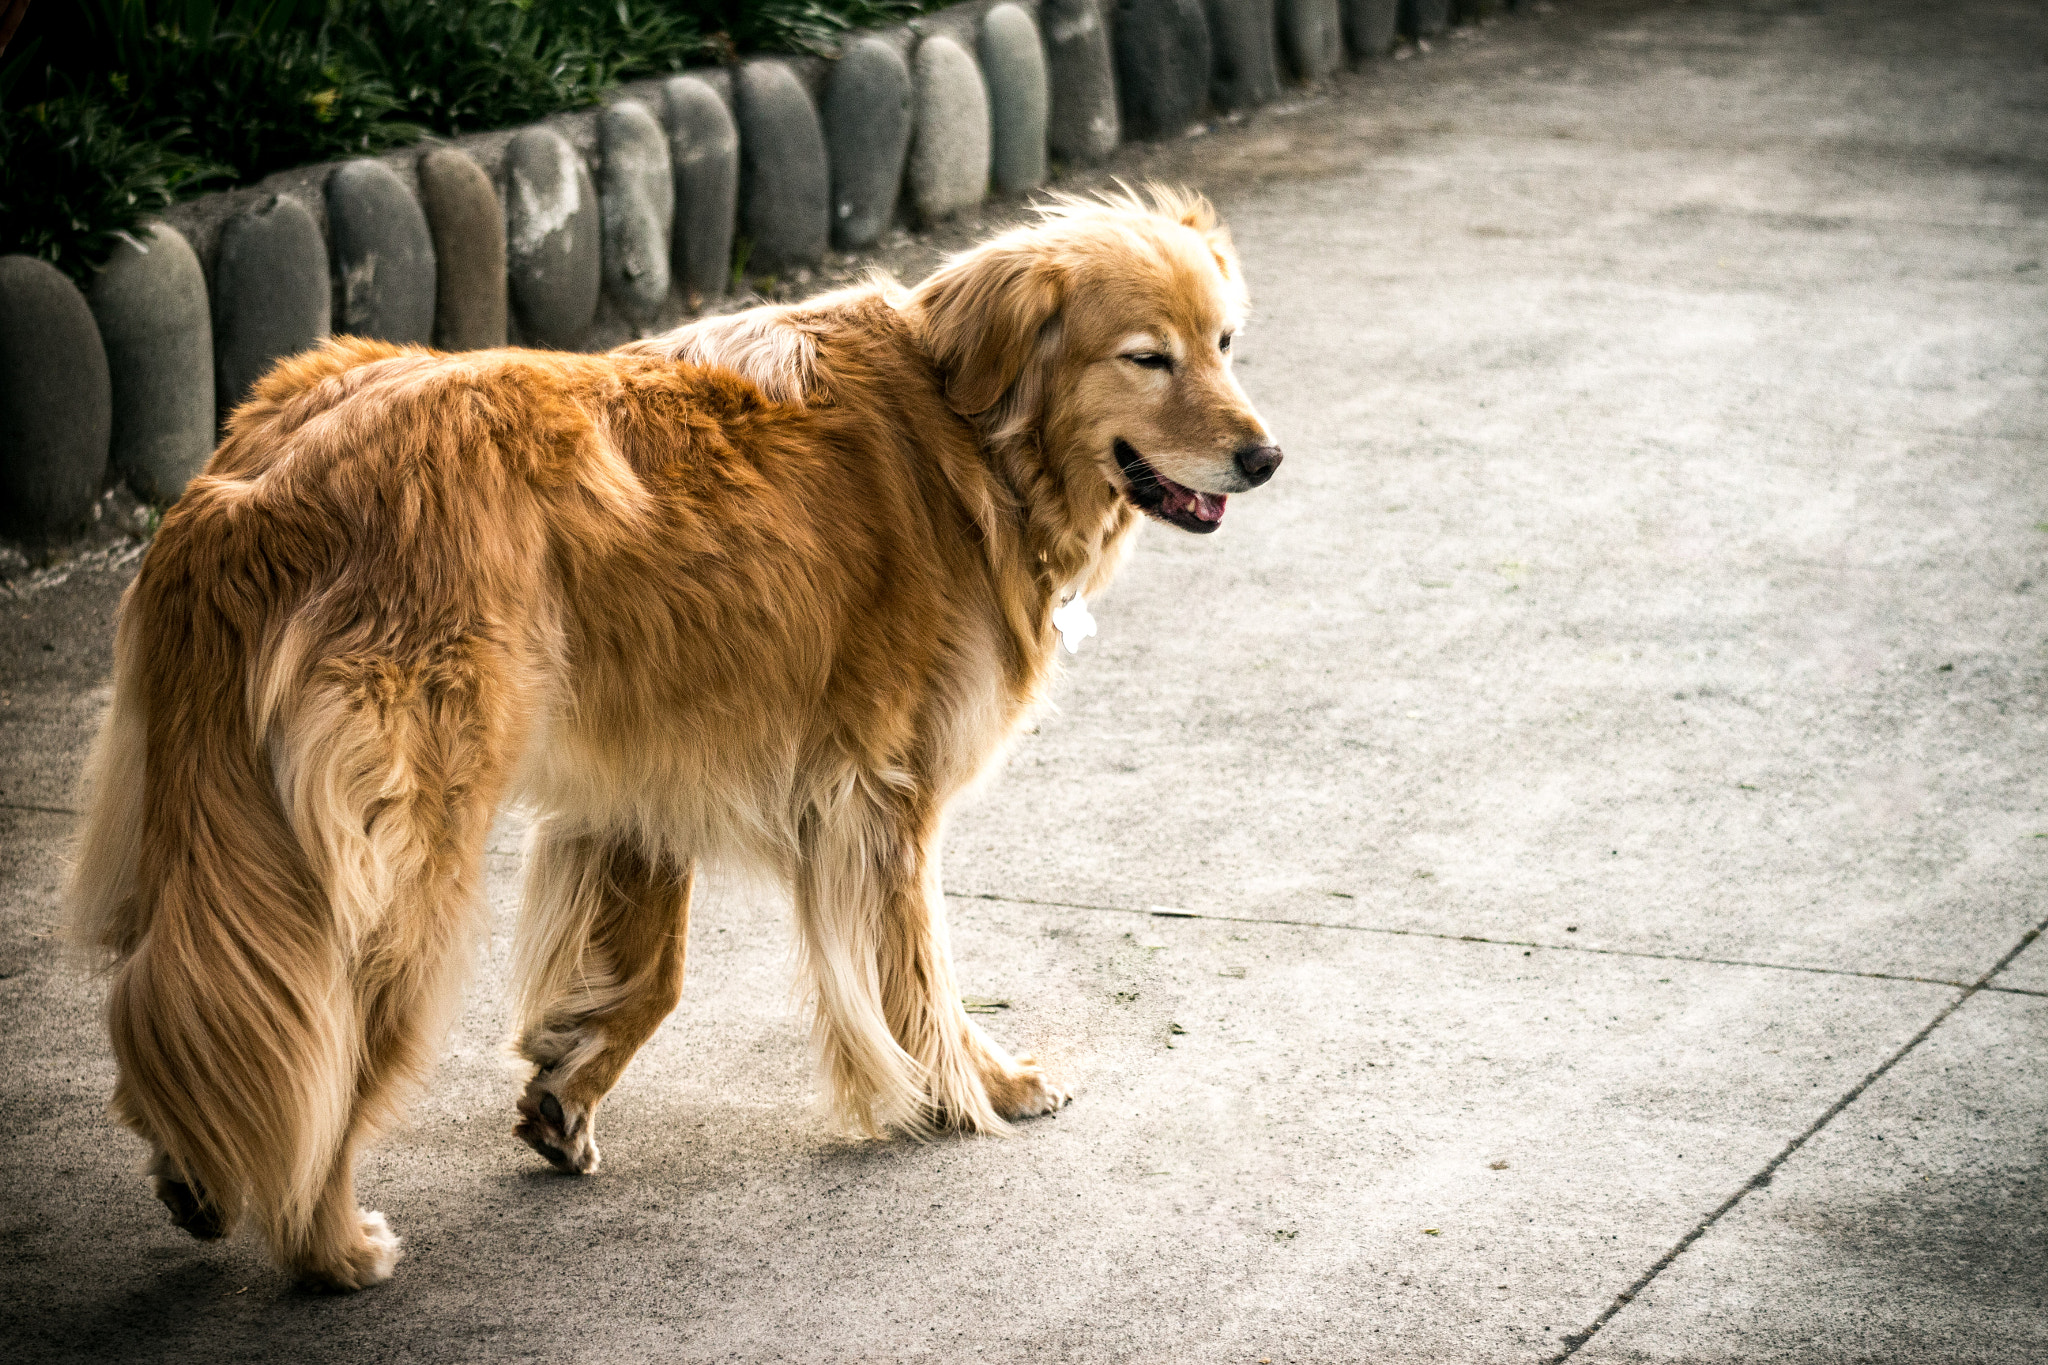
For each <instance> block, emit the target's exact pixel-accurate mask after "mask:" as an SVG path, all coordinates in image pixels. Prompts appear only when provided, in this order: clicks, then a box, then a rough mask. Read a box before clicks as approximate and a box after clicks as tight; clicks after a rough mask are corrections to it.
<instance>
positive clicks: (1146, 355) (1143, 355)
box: [1124, 351, 1173, 370]
mask: <svg viewBox="0 0 2048 1365" xmlns="http://www.w3.org/2000/svg"><path fill="white" fill-rule="evenodd" d="M1124 359H1125V360H1128V361H1130V362H1131V363H1132V364H1133V365H1142V366H1144V367H1145V368H1146V369H1148V370H1170V369H1172V368H1173V357H1172V356H1170V355H1164V354H1162V353H1160V352H1158V351H1139V352H1138V353H1137V354H1136V355H1127V356H1125V357H1124Z"/></svg>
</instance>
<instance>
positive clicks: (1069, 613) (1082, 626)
mask: <svg viewBox="0 0 2048 1365" xmlns="http://www.w3.org/2000/svg"><path fill="white" fill-rule="evenodd" d="M1052 623H1053V625H1054V626H1055V627H1057V628H1058V630H1059V633H1060V643H1062V644H1064V645H1065V646H1066V647H1067V653H1069V654H1079V653H1080V652H1081V642H1082V641H1083V640H1085V639H1087V638H1088V637H1089V636H1091V635H1093V634H1094V633H1095V618H1094V617H1093V616H1091V615H1089V614H1088V599H1087V598H1085V597H1083V596H1081V594H1079V593H1075V594H1074V595H1073V596H1072V597H1071V598H1069V599H1067V602H1066V605H1064V606H1061V607H1058V608H1055V609H1054V611H1053V614H1052Z"/></svg>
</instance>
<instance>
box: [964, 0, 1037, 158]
mask: <svg viewBox="0 0 2048 1365" xmlns="http://www.w3.org/2000/svg"><path fill="white" fill-rule="evenodd" d="M980 47H981V74H982V76H983V78H984V79H985V80H987V82H988V117H989V138H990V147H991V150H990V155H989V174H990V176H991V178H992V179H994V181H995V185H996V188H997V189H998V190H1000V191H1002V192H1003V193H1004V194H1022V193H1023V192H1024V191H1026V190H1030V189H1036V188H1037V187H1038V186H1040V185H1042V184H1044V183H1045V119H1046V114H1047V111H1048V110H1047V106H1048V104H1049V102H1050V92H1049V91H1048V89H1047V85H1046V70H1045V47H1044V45H1043V44H1042V43H1040V42H1039V40H1038V25H1037V24H1035V23H1033V22H1031V16H1030V15H1028V14H1026V13H1025V12H1024V11H1023V10H1022V9H1021V8H1019V7H1018V6H1016V5H1013V4H1010V3H1009V2H1008V0H1004V3H1003V4H1000V5H997V6H996V7H995V8H993V9H991V10H990V11H989V12H988V13H987V14H985V15H983V16H982V18H981V43H980Z"/></svg>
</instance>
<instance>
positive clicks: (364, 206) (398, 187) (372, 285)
mask: <svg viewBox="0 0 2048 1365" xmlns="http://www.w3.org/2000/svg"><path fill="white" fill-rule="evenodd" d="M327 230H328V234H329V235H330V237H331V238H332V239H333V250H334V280H335V286H336V293H337V295H338V297H337V299H336V304H337V307H336V309H335V317H334V326H335V330H336V331H337V332H344V333H347V334H349V335H352V336H359V337H375V338H376V339H377V340H379V341H395V342H401V343H412V344H416V345H420V346H425V345H428V344H430V343H431V342H432V341H433V339H434V239H433V237H432V235H431V234H430V233H429V232H428V231H427V215H426V214H424V213H422V212H420V206H419V201H418V200H416V199H414V198H413V197H412V191H411V190H409V189H407V188H406V186H405V182H404V181H403V180H400V179H399V178H398V173H397V172H396V171H394V170H392V169H391V168H390V167H389V166H387V165H385V164H384V163H383V162H381V161H371V160H368V159H365V160H361V161H345V162H343V163H342V164H341V165H339V166H337V167H335V169H334V173H333V174H331V175H329V176H328V177H327Z"/></svg>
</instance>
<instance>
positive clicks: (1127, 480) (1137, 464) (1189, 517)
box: [1110, 437, 1230, 535]
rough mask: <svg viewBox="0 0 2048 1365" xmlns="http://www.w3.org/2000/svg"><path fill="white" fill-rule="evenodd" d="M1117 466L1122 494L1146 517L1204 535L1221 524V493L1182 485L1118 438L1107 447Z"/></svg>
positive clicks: (1222, 498)
mask: <svg viewBox="0 0 2048 1365" xmlns="http://www.w3.org/2000/svg"><path fill="white" fill-rule="evenodd" d="M1110 451H1111V453H1112V454H1114V455H1115V456H1116V464H1117V468H1119V469H1121V470H1123V472H1124V497H1125V498H1126V499H1128V500H1129V501H1130V504H1131V506H1133V507H1135V508H1137V509H1138V510H1139V511H1140V512H1143V513H1144V514H1145V515H1146V516H1149V517H1157V518H1158V519H1159V520H1161V521H1163V522H1165V523H1167V524H1168V525H1169V526H1178V527H1180V529H1181V530H1183V531H1193V532H1194V533H1195V534H1196V535H1207V534H1208V533H1209V532H1211V531H1213V530H1215V529H1216V528H1217V527H1218V526H1221V525H1222V524H1223V504H1224V503H1226V502H1228V501H1230V498H1229V496H1228V495H1227V494H1223V493H1198V492H1196V491H1195V490H1194V489H1192V488H1183V487H1182V486H1181V485H1179V484H1177V483H1175V482H1174V481H1173V480H1172V479H1169V478H1167V477H1166V476H1165V475H1164V474H1161V473H1160V472H1159V471H1158V470H1156V469H1154V468H1153V467H1152V466H1151V465H1149V464H1146V463H1145V457H1144V456H1142V455H1140V454H1138V452H1137V451H1135V450H1133V449H1132V448H1131V443H1130V442H1129V441H1126V440H1124V439H1123V438H1122V437H1118V438H1117V442H1116V444H1115V445H1113V446H1111V447H1110Z"/></svg>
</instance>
